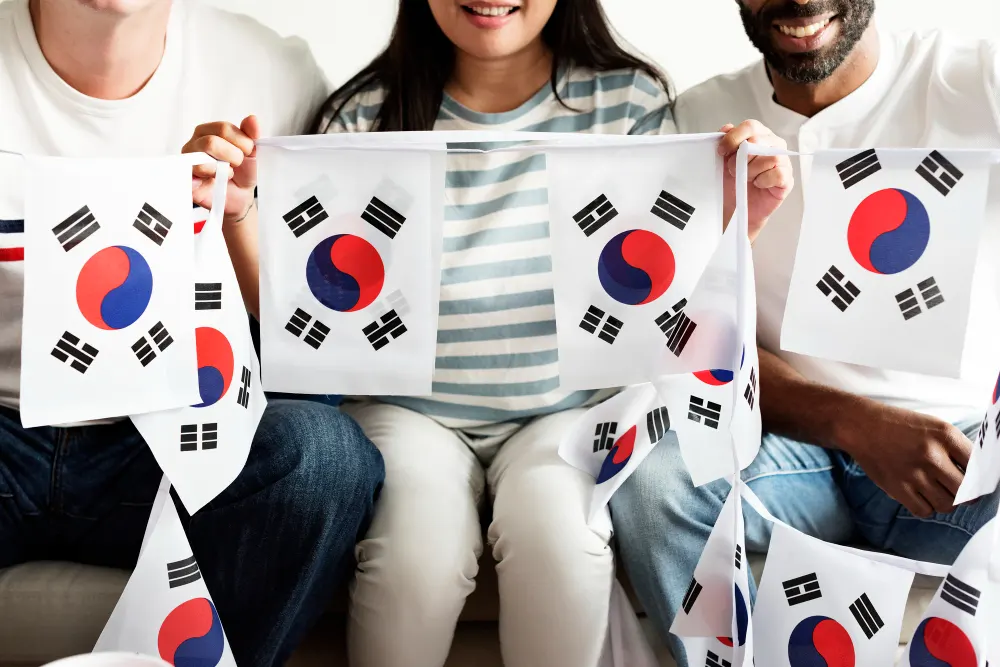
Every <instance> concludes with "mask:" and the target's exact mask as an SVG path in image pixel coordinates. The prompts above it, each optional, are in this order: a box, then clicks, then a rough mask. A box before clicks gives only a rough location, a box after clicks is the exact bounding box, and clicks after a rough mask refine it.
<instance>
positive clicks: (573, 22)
mask: <svg viewBox="0 0 1000 667" xmlns="http://www.w3.org/2000/svg"><path fill="white" fill-rule="evenodd" d="M542 40H543V41H544V43H545V45H546V46H548V48H549V49H550V50H551V51H552V55H553V59H552V78H551V85H552V91H553V92H554V93H555V95H556V99H558V100H559V102H560V103H561V104H563V105H564V106H565V105H566V103H565V102H563V100H562V99H561V98H560V97H559V91H558V90H557V88H556V86H557V83H558V72H559V70H560V68H561V67H563V66H564V65H574V66H578V67H584V68H587V69H591V70H594V71H596V72H607V71H610V70H616V69H635V70H639V71H642V72H645V73H646V74H648V75H649V76H651V77H653V78H654V79H655V80H656V81H657V82H659V84H660V85H661V86H662V87H663V89H664V90H665V91H666V92H667V93H668V95H670V94H671V86H670V83H669V81H668V80H667V78H666V77H665V76H664V74H663V73H662V72H661V71H660V70H659V68H657V67H656V66H655V65H653V64H651V63H649V62H647V61H645V60H643V59H642V58H639V57H637V56H635V55H633V54H631V53H629V52H628V51H627V50H626V49H625V48H624V47H623V46H622V45H621V44H619V42H618V40H617V39H615V35H614V32H613V30H612V29H611V26H610V24H609V23H608V19H607V17H606V16H605V15H604V10H603V9H602V8H601V3H600V0H558V2H557V3H556V6H555V10H554V11H553V12H552V16H551V18H549V21H548V23H546V24H545V28H543V29H542ZM454 66H455V46H454V45H453V44H452V43H451V42H450V41H449V40H448V38H447V37H446V36H445V34H444V32H442V30H441V28H440V27H439V26H438V24H437V21H435V20H434V15H433V14H432V13H431V9H430V5H429V4H428V2H427V0H399V12H398V14H397V17H396V25H395V27H394V28H393V30H392V37H391V39H390V40H389V45H388V46H387V47H386V48H385V50H384V51H383V52H382V53H380V54H379V55H378V56H376V58H375V59H374V60H373V61H371V63H369V64H368V66H367V67H365V68H364V69H363V70H361V71H360V72H358V73H357V74H356V75H354V76H353V77H352V78H351V79H350V80H349V81H348V82H347V83H345V84H344V85H343V86H341V87H340V89H339V90H337V91H336V92H335V93H334V94H333V95H331V96H330V98H329V99H328V100H327V101H326V103H325V104H324V105H323V106H322V108H321V109H320V110H319V113H318V114H317V116H316V119H315V120H314V121H313V124H312V129H313V132H315V133H322V132H325V131H326V129H327V126H328V125H329V121H330V119H332V118H336V117H337V115H339V114H340V112H341V111H342V110H343V109H344V107H345V106H346V105H347V104H348V103H349V102H350V101H351V98H353V97H354V96H355V95H357V94H358V93H360V92H361V91H363V90H365V89H366V88H368V87H369V86H372V85H379V86H382V87H383V88H384V89H385V99H384V101H383V102H382V106H381V108H380V109H379V112H378V115H377V116H376V118H375V123H374V128H373V129H374V131H376V132H391V131H400V130H407V131H414V130H431V129H433V127H434V121H435V120H437V115H438V108H439V107H440V106H441V100H442V98H443V97H444V88H445V84H447V83H448V78H449V77H450V76H451V73H452V69H453V68H454ZM324 118H325V119H327V120H326V122H324Z"/></svg>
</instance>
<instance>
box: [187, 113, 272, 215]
mask: <svg viewBox="0 0 1000 667" xmlns="http://www.w3.org/2000/svg"><path fill="white" fill-rule="evenodd" d="M259 138H260V125H259V123H258V122H257V117H256V116H247V117H246V118H244V119H243V122H242V123H241V124H240V126H239V127H236V126H235V125H233V124H232V123H225V122H218V123H205V124H204V125H199V126H198V127H196V128H195V130H194V134H193V135H192V136H191V139H190V140H189V141H188V142H187V143H186V144H184V148H183V149H181V152H182V153H207V154H208V155H210V156H211V157H213V158H215V159H216V160H222V161H223V162H228V163H229V166H230V170H229V171H230V173H229V174H227V176H228V178H229V179H230V182H229V188H228V189H227V190H226V209H225V215H224V217H223V221H224V223H225V224H226V225H234V224H236V223H238V222H241V221H243V220H244V219H245V218H246V217H247V214H248V213H249V212H250V209H252V208H253V205H254V197H253V193H254V188H256V187H257V157H256V156H257V148H256V146H255V144H254V142H256V141H257V139H259ZM193 176H194V177H193V179H192V182H191V186H192V197H193V199H194V203H195V204H197V205H199V206H201V207H203V208H206V209H210V208H212V184H213V183H215V166H214V165H207V164H206V165H198V166H196V167H195V168H194V171H193Z"/></svg>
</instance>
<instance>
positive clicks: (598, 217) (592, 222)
mask: <svg viewBox="0 0 1000 667" xmlns="http://www.w3.org/2000/svg"><path fill="white" fill-rule="evenodd" d="M616 215H618V211H616V210H615V207H614V206H612V205H611V202H610V201H608V198H607V197H605V196H604V195H600V196H599V197H598V198H597V199H595V200H594V201H592V202H590V203H589V204H587V205H586V206H584V207H583V208H582V209H580V211H579V212H578V213H576V214H574V215H573V219H574V220H575V221H576V224H578V225H580V229H581V230H582V231H583V233H584V234H586V235H587V236H590V235H592V234H593V233H594V232H596V231H597V230H598V229H600V228H601V227H603V226H604V225H606V224H608V223H609V222H610V221H611V220H613V219H614V217H615V216H616Z"/></svg>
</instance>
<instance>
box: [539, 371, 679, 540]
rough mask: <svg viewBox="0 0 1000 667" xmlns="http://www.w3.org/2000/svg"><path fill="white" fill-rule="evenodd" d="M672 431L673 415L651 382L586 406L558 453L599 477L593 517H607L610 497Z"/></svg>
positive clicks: (596, 519) (591, 518)
mask: <svg viewBox="0 0 1000 667" xmlns="http://www.w3.org/2000/svg"><path fill="white" fill-rule="evenodd" d="M669 430H670V414H669V413H668V412H667V408H666V406H664V405H663V404H662V403H661V402H660V399H659V396H657V394H656V389H655V388H654V387H653V386H652V385H650V384H642V385H636V386H634V387H629V388H628V389H626V390H625V391H623V392H622V393H620V394H618V395H617V396H614V397H612V398H610V399H608V400H607V401H605V402H604V403H601V404H600V405H596V406H594V407H592V408H591V409H590V410H588V411H587V412H586V413H585V414H584V415H583V416H582V417H581V418H580V421H579V422H578V423H577V424H576V425H575V426H574V428H573V429H572V430H571V431H570V432H569V433H568V434H567V436H566V438H565V439H564V440H563V441H562V443H561V444H560V445H559V456H561V457H562V458H563V460H564V461H566V462H567V463H569V464H570V465H571V466H573V467H574V468H578V469H580V470H583V471H584V472H586V473H588V474H590V475H591V476H593V477H594V479H595V480H596V483H595V485H594V491H593V494H592V496H591V500H590V511H589V513H588V516H589V521H592V522H593V521H598V520H600V519H599V517H601V516H602V513H603V516H607V514H606V512H604V508H605V507H606V506H607V504H608V502H609V501H610V500H611V496H612V495H614V493H615V491H617V490H618V488H619V487H620V486H621V485H622V484H623V483H624V482H625V480H626V479H628V477H629V476H630V475H631V474H632V473H633V472H634V471H635V469H636V468H638V467H639V465H640V464H641V463H642V461H643V460H644V459H645V458H646V457H647V456H648V455H649V453H650V452H651V451H653V447H655V446H656V444H657V443H658V442H660V441H661V440H662V439H663V437H664V436H665V435H666V434H667V431H669Z"/></svg>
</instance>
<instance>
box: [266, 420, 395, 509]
mask: <svg viewBox="0 0 1000 667" xmlns="http://www.w3.org/2000/svg"><path fill="white" fill-rule="evenodd" d="M265 419H266V420H267V422H266V424H265V422H264V421H263V420H262V422H261V429H260V430H259V433H261V435H262V436H263V440H265V442H262V443H260V444H261V445H262V446H263V447H264V448H265V449H266V450H267V451H268V452H270V457H269V459H270V461H269V463H268V465H269V466H270V467H272V468H274V469H277V470H281V471H282V472H283V473H284V475H283V480H282V481H283V483H284V485H285V486H286V490H287V492H286V493H285V494H283V495H284V496H285V498H286V500H287V502H288V503H291V504H292V505H294V506H296V507H293V508H291V509H293V510H294V509H296V508H298V509H302V510H303V512H295V513H296V514H298V515H299V516H302V518H306V516H308V515H305V516H303V514H304V511H305V510H309V511H316V510H320V512H321V514H326V513H329V512H333V513H335V514H336V513H338V512H344V511H345V509H347V508H349V507H352V506H355V507H366V506H370V505H371V504H373V503H374V500H375V497H376V496H377V494H378V491H379V489H380V488H381V486H382V483H383V481H384V479H385V465H384V463H383V461H382V455H381V454H380V453H379V451H378V449H377V448H376V447H375V445H373V444H372V443H371V441H370V440H369V439H368V438H367V437H365V434H364V433H363V432H362V431H361V428H360V427H359V426H358V424H357V423H356V422H355V421H354V420H353V419H351V418H350V417H348V416H347V415H345V414H343V413H341V412H340V411H339V410H337V409H336V408H333V407H331V406H328V405H324V404H321V403H315V402H311V401H274V402H273V403H272V404H271V405H270V406H269V408H268V412H267V413H265ZM255 446H256V443H255ZM323 509H326V510H327V512H322V510H323Z"/></svg>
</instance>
